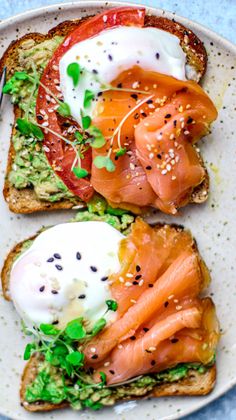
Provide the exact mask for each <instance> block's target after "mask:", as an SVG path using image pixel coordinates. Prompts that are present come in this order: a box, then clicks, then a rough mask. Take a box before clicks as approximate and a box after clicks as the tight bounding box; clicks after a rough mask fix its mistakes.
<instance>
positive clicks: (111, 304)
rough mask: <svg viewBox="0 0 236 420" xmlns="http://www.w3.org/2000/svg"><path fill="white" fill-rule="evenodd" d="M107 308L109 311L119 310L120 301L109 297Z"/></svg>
mask: <svg viewBox="0 0 236 420" xmlns="http://www.w3.org/2000/svg"><path fill="white" fill-rule="evenodd" d="M106 305H107V310H108V311H114V312H116V311H117V308H118V303H117V302H116V301H115V300H112V299H108V300H106Z"/></svg>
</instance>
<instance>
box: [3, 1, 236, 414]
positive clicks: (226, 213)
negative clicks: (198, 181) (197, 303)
mask: <svg viewBox="0 0 236 420" xmlns="http://www.w3.org/2000/svg"><path fill="white" fill-rule="evenodd" d="M118 4H119V3H115V2H107V3H105V2H102V1H98V2H92V1H87V2H79V3H74V4H73V3H68V4H62V5H54V6H49V7H44V8H42V9H38V10H35V11H31V12H28V13H24V14H22V15H18V16H16V17H13V18H10V19H8V20H6V21H4V22H1V23H0V41H1V42H0V50H1V51H0V52H1V53H2V52H3V51H4V49H5V48H6V46H7V45H8V44H9V43H10V41H11V40H14V39H16V38H18V37H20V36H22V35H23V34H25V33H27V32H34V31H40V32H47V30H48V29H49V28H51V27H53V26H55V25H56V24H57V23H59V22H61V21H63V20H66V19H73V18H78V17H81V16H85V15H87V14H94V13H97V12H98V11H100V10H101V9H102V7H103V6H105V7H111V6H115V5H118ZM122 5H124V3H122ZM150 11H151V13H152V14H154V15H164V16H166V17H168V18H171V19H172V18H173V17H174V18H175V19H176V20H178V21H179V22H181V23H183V24H184V25H185V26H187V27H189V28H190V29H192V30H193V31H194V32H196V34H198V35H199V37H200V38H201V39H202V40H203V41H204V42H205V45H206V48H207V51H208V55H209V64H208V70H207V74H206V77H205V80H204V83H203V85H204V88H205V89H206V90H207V92H209V93H210V96H211V97H212V99H213V100H214V101H215V103H216V106H217V107H218V109H219V118H218V120H217V122H216V123H215V124H214V127H213V130H212V134H211V135H209V136H208V137H207V138H206V139H205V140H204V141H203V142H202V147H201V149H202V152H203V156H204V158H205V161H206V162H207V166H208V169H209V173H210V175H211V193H210V198H209V200H208V201H207V203H206V204H204V205H199V206H196V205H195V206H192V207H191V206H189V207H188V208H186V209H185V210H183V211H182V217H178V218H175V219H173V218H171V217H168V216H165V217H163V216H162V215H158V220H167V221H170V220H171V222H173V221H174V220H175V221H176V222H177V223H181V224H184V225H185V226H186V227H188V228H190V229H191V230H192V232H193V234H194V235H195V237H196V238H197V241H198V244H199V248H200V251H201V253H202V255H203V257H204V259H205V260H206V262H207V264H208V266H209V267H210V269H211V272H212V285H211V288H210V290H209V293H210V294H211V296H213V298H214V301H215V303H216V305H217V311H218V316H219V318H220V321H221V327H222V330H223V335H222V339H221V342H220V345H219V351H218V356H217V366H218V376H217V385H216V387H215V390H214V391H213V392H212V393H211V394H210V395H209V396H206V397H195V398H193V397H191V398H190V397H185V398H176V397H173V398H172V397H171V398H162V399H156V400H155V399H152V400H150V401H139V402H129V403H125V404H119V405H117V406H116V408H111V409H105V410H102V411H101V412H99V413H91V412H86V413H77V412H73V411H72V410H67V411H66V412H65V411H64V410H61V411H59V412H55V413H48V414H43V415H42V414H39V415H37V419H38V420H41V419H45V420H46V419H57V420H60V419H63V418H65V416H66V419H67V420H72V419H77V418H86V419H91V420H92V419H104V420H105V419H112V420H115V419H118V418H119V419H121V418H122V419H124V420H125V419H129V420H136V419H137V418H138V419H146V418H147V419H150V420H151V419H157V418H158V419H159V420H163V419H173V418H178V417H181V416H183V415H186V414H189V413H190V412H193V411H195V410H197V409H199V408H200V407H202V406H204V405H206V404H208V403H209V402H210V401H212V400H214V399H215V398H217V397H218V396H219V395H222V394H223V393H224V392H226V391H227V390H228V389H230V388H231V387H232V386H233V385H234V384H236V363H235V360H236V323H235V302H236V281H235V280H236V279H235V271H234V268H235V266H236V252H235V250H236V175H235V174H236V143H235V131H236V121H235V120H233V117H234V115H235V110H236V97H235V92H236V83H235V67H236V47H234V46H233V45H232V44H230V43H229V42H228V41H226V40H224V39H223V38H221V37H220V36H218V35H217V34H215V33H213V32H211V31H210V30H208V29H206V28H204V27H202V26H200V25H198V24H196V23H194V22H191V21H189V20H187V19H184V18H182V17H178V16H176V15H172V14H171V13H165V12H163V11H162V10H158V9H150ZM4 105H5V106H4V112H3V115H2V122H1V127H0V133H1V146H0V151H1V154H0V159H1V186H2V184H3V178H4V171H5V164H6V157H7V149H8V145H9V136H10V122H12V120H11V118H10V115H11V116H12V110H11V107H10V104H9V103H8V101H7V100H6V98H5V99H4ZM0 205H1V209H0V215H1V217H0V232H1V233H0V235H1V246H0V258H1V260H2V259H3V258H4V256H5V255H6V253H7V251H8V250H9V248H10V247H11V246H12V245H13V244H14V243H16V242H18V241H19V240H21V239H23V238H26V237H27V236H29V235H31V234H32V233H34V232H35V231H36V230H37V229H38V228H39V227H41V226H42V225H49V224H53V223H58V222H61V221H64V220H66V219H67V218H69V217H70V214H71V212H68V211H66V212H57V213H54V214H53V213H50V214H49V213H48V214H47V213H45V214H38V215H30V216H17V215H14V214H12V213H10V212H9V210H8V208H7V205H6V204H5V202H4V200H3V198H2V199H1V200H0ZM25 342H26V339H25V338H23V337H22V334H21V332H20V328H19V318H18V316H17V314H16V313H15V311H14V310H13V308H12V305H11V304H9V303H7V302H5V301H4V300H3V299H2V298H0V407H1V408H0V412H1V413H2V414H5V415H7V416H9V417H11V418H13V419H25V420H29V419H33V418H36V416H35V415H33V414H29V413H27V412H25V411H24V409H23V408H21V407H20V404H19V398H18V390H19V383H20V374H21V372H22V369H23V366H24V362H23V361H22V352H23V349H24V346H25Z"/></svg>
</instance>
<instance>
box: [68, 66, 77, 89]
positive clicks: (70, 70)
mask: <svg viewBox="0 0 236 420" xmlns="http://www.w3.org/2000/svg"><path fill="white" fill-rule="evenodd" d="M67 74H68V76H70V77H71V78H72V80H73V85H74V87H76V86H78V84H79V79H80V65H79V64H78V63H70V64H69V66H68V67H67Z"/></svg>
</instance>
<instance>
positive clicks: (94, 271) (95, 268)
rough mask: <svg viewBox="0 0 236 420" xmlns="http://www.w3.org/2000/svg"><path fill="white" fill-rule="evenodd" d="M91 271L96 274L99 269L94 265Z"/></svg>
mask: <svg viewBox="0 0 236 420" xmlns="http://www.w3.org/2000/svg"><path fill="white" fill-rule="evenodd" d="M90 270H91V271H93V273H96V271H98V269H97V267H94V265H90Z"/></svg>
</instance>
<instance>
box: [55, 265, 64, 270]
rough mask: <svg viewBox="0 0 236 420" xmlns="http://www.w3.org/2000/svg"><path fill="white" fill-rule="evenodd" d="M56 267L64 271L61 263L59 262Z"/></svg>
mask: <svg viewBox="0 0 236 420" xmlns="http://www.w3.org/2000/svg"><path fill="white" fill-rule="evenodd" d="M55 267H56V269H57V270H59V271H62V270H63V267H62V266H61V265H59V264H56V265H55Z"/></svg>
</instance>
